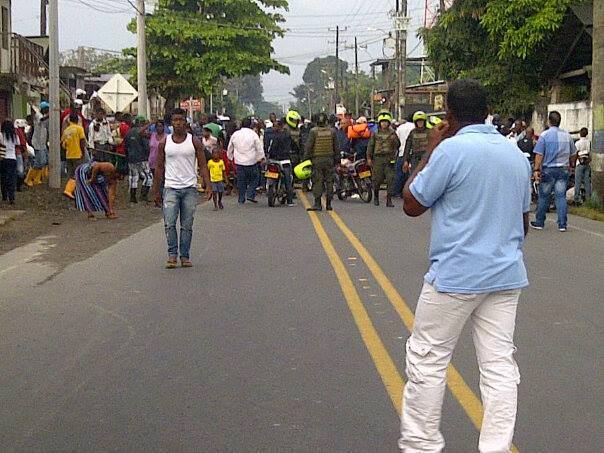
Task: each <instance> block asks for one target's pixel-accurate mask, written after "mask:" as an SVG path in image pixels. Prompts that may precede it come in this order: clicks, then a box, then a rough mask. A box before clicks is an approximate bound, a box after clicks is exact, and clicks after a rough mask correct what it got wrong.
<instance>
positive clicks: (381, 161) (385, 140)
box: [367, 110, 401, 208]
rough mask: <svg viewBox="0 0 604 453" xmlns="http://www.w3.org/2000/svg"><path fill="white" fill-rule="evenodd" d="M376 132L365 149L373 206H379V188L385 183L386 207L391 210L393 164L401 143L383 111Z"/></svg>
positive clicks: (390, 119)
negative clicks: (370, 170) (371, 175)
mask: <svg viewBox="0 0 604 453" xmlns="http://www.w3.org/2000/svg"><path fill="white" fill-rule="evenodd" d="M378 125H379V129H378V131H377V132H376V133H375V134H373V135H372V136H371V139H370V140H369V146H368V147H367V163H368V164H369V166H370V167H372V174H373V181H372V182H373V204H374V205H375V206H379V205H380V188H381V186H382V184H383V183H386V207H388V208H393V207H394V204H393V203H392V196H393V195H394V164H395V163H396V157H397V155H398V151H399V147H400V146H401V142H400V141H399V139H398V136H397V135H396V132H395V131H394V129H393V128H392V127H391V125H392V114H391V113H390V112H389V111H387V110H383V111H382V112H380V114H379V115H378Z"/></svg>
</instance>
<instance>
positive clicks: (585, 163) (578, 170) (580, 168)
mask: <svg viewBox="0 0 604 453" xmlns="http://www.w3.org/2000/svg"><path fill="white" fill-rule="evenodd" d="M588 134H589V131H588V130H587V128H586V127H584V128H583V129H581V131H580V132H579V136H580V137H581V138H580V139H579V140H577V142H576V143H575V148H577V166H576V167H575V197H574V198H575V199H574V201H575V204H581V203H582V202H583V200H581V184H583V185H584V187H585V199H586V200H589V199H590V198H591V166H590V165H589V164H590V163H591V156H590V153H591V142H590V141H589V139H588V138H587V135H588Z"/></svg>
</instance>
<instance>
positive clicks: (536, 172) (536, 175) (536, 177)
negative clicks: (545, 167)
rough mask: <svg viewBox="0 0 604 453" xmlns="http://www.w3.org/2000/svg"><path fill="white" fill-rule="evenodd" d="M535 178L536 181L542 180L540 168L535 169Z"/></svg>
mask: <svg viewBox="0 0 604 453" xmlns="http://www.w3.org/2000/svg"><path fill="white" fill-rule="evenodd" d="M533 178H535V181H537V182H541V172H540V171H539V170H535V171H533Z"/></svg>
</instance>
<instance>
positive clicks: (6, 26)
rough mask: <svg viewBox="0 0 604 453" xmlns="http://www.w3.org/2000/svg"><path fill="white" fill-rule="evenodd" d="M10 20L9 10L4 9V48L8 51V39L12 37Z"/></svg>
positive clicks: (4, 7)
mask: <svg viewBox="0 0 604 453" xmlns="http://www.w3.org/2000/svg"><path fill="white" fill-rule="evenodd" d="M9 22H10V18H9V15H8V8H7V7H6V6H3V7H2V48H3V49H6V50H8V41H9V39H8V37H9V35H10V30H9V28H10V23H9Z"/></svg>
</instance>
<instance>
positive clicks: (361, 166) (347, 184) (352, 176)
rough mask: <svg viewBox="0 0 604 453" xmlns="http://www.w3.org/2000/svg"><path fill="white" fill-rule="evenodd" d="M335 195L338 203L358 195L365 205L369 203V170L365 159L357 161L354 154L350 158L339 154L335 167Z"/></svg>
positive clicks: (370, 194)
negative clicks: (338, 160)
mask: <svg viewBox="0 0 604 453" xmlns="http://www.w3.org/2000/svg"><path fill="white" fill-rule="evenodd" d="M335 193H336V196H337V197H338V199H339V200H340V201H344V200H346V199H347V198H349V197H353V196H354V195H358V196H359V197H360V198H361V200H363V201H364V202H365V203H371V199H372V198H373V187H372V184H371V168H370V167H369V165H367V161H366V160H365V159H357V155H356V153H355V154H353V155H351V156H347V155H346V154H344V153H341V159H340V164H339V165H338V166H337V167H336V182H335Z"/></svg>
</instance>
